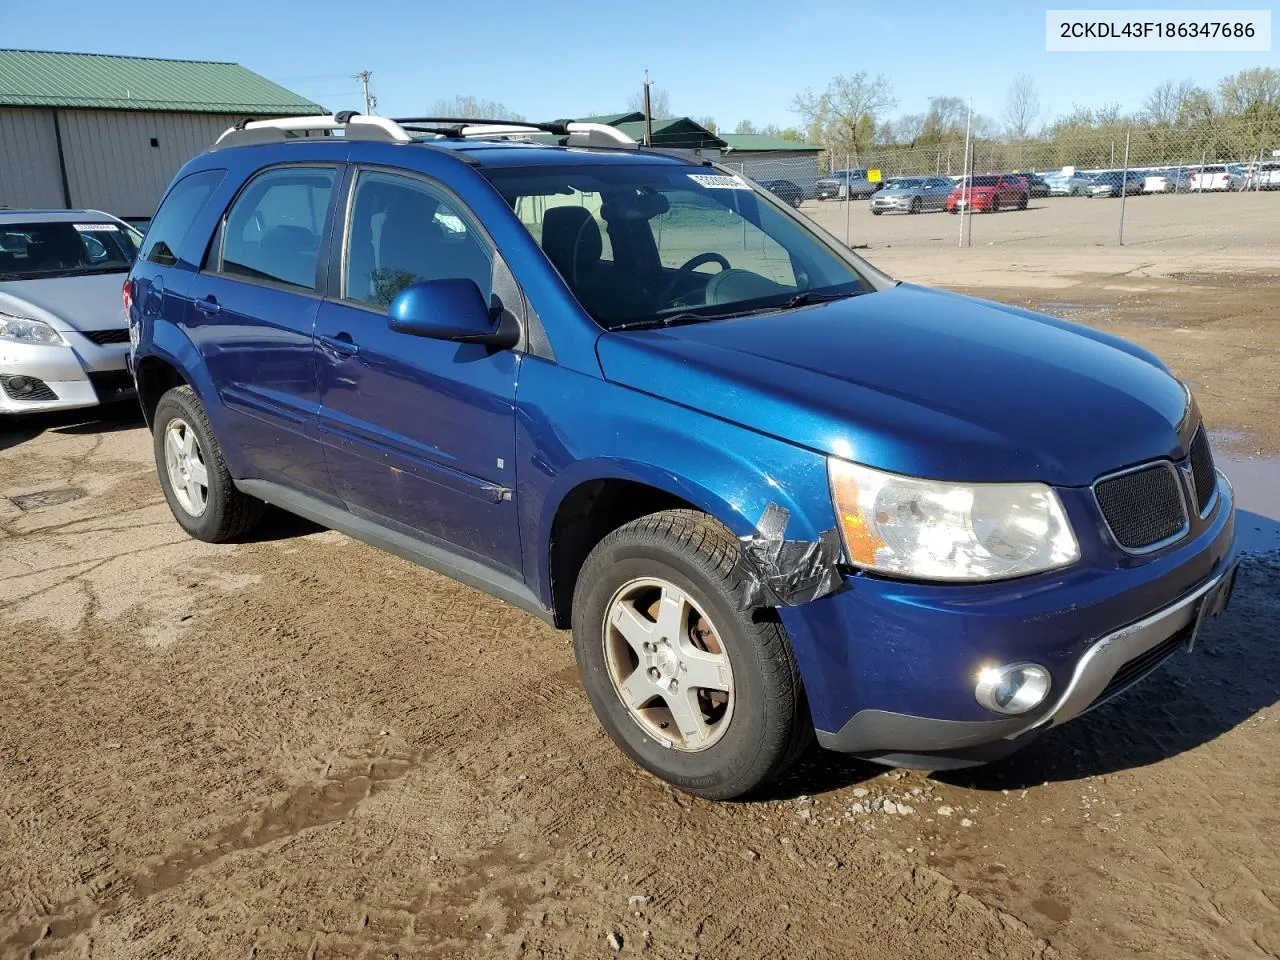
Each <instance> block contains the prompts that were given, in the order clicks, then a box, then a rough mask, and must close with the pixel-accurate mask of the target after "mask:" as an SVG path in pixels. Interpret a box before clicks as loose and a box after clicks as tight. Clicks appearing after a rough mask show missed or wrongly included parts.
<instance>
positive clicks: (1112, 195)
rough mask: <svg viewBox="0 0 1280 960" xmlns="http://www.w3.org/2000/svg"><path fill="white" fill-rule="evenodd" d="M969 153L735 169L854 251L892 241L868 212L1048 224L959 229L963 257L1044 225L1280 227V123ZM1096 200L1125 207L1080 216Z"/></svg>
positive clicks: (958, 147)
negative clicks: (1237, 218)
mask: <svg viewBox="0 0 1280 960" xmlns="http://www.w3.org/2000/svg"><path fill="white" fill-rule="evenodd" d="M965 148H966V144H965V141H964V140H963V139H961V140H957V141H954V142H949V143H941V144H931V145H928V146H911V147H894V148H884V149H875V150H870V151H866V152H861V153H854V152H852V151H851V152H849V153H843V154H842V153H836V154H832V153H821V154H814V155H809V156H805V157H787V158H779V159H772V158H764V159H747V160H735V159H734V158H733V157H732V155H730V156H729V157H728V158H726V163H727V166H729V167H730V168H732V169H735V170H738V171H740V172H742V173H743V174H745V175H746V176H749V177H751V178H752V179H754V180H756V181H757V182H760V183H762V184H764V185H765V186H766V187H768V188H769V189H771V190H772V191H773V192H774V193H775V194H777V195H778V196H779V197H780V198H781V199H783V200H786V201H787V202H792V203H794V204H795V205H796V206H798V207H801V209H803V210H804V211H805V212H806V213H808V214H809V215H810V216H813V217H815V219H818V220H819V221H820V222H821V223H822V224H823V225H824V226H825V227H827V228H828V229H829V230H831V231H832V232H833V233H834V234H835V235H836V236H838V237H843V238H844V239H845V241H846V242H847V243H849V244H850V245H853V246H861V245H864V244H868V243H871V244H874V242H875V238H876V235H877V233H878V232H883V228H881V227H880V225H879V224H878V223H876V222H874V221H869V218H867V217H866V212H867V210H870V211H871V212H872V213H882V214H883V213H898V212H903V213H935V212H956V211H957V210H958V212H960V213H961V215H962V217H963V219H965V220H966V221H969V220H970V219H971V217H970V216H964V214H966V213H974V212H976V213H986V212H988V211H989V210H991V209H992V207H994V208H995V210H996V212H1002V213H1004V212H1007V213H1010V214H1019V215H1028V216H1030V215H1031V214H1033V213H1034V214H1037V215H1038V216H1039V218H1040V219H1039V220H1035V219H1034V218H1031V219H1029V220H1028V222H1027V224H1021V225H1020V224H1017V223H1007V222H1003V221H1002V222H1001V223H1000V226H999V229H998V230H997V229H996V228H995V227H994V226H988V225H987V223H986V219H985V217H980V218H978V219H979V221H980V223H979V224H978V225H977V226H974V225H973V224H972V223H966V224H964V225H963V227H961V228H959V229H957V230H956V232H955V234H954V236H955V242H956V243H958V244H959V245H962V246H963V245H968V244H970V243H973V242H974V239H975V236H976V238H977V239H978V240H979V241H981V242H1014V243H1016V242H1018V235H1019V233H1021V232H1026V231H1024V230H1022V227H1023V226H1027V227H1029V226H1030V224H1031V223H1032V222H1035V223H1036V225H1037V227H1039V226H1043V225H1049V226H1051V227H1052V228H1053V230H1054V231H1056V232H1057V233H1058V234H1061V235H1060V236H1058V237H1057V239H1056V242H1058V243H1061V244H1063V245H1069V244H1070V243H1072V242H1077V243H1080V244H1089V245H1097V244H1099V243H1124V242H1126V237H1125V234H1126V228H1127V230H1128V232H1129V234H1130V241H1131V242H1132V241H1134V239H1135V238H1134V236H1133V233H1134V230H1135V228H1136V229H1138V230H1139V231H1141V229H1142V228H1143V227H1144V226H1146V227H1150V228H1151V229H1152V230H1155V229H1156V227H1157V226H1158V227H1159V231H1162V232H1163V233H1164V234H1169V233H1170V232H1171V231H1177V230H1179V229H1180V230H1183V231H1190V232H1194V231H1196V230H1197V229H1198V228H1199V227H1201V226H1202V225H1203V223H1202V222H1203V220H1204V218H1205V217H1210V218H1212V217H1215V216H1219V217H1222V218H1224V219H1225V220H1226V221H1228V222H1225V223H1224V224H1223V225H1222V226H1223V230H1225V231H1227V233H1228V234H1229V228H1230V224H1229V220H1230V218H1231V217H1232V216H1233V215H1235V214H1236V213H1238V212H1239V211H1240V210H1241V209H1247V210H1255V209H1256V210H1261V209H1264V208H1265V209H1266V210H1274V211H1275V215H1276V217H1277V218H1278V219H1277V222H1280V196H1277V197H1275V198H1274V200H1273V199H1272V198H1271V197H1262V196H1261V195H1262V194H1264V193H1268V192H1272V191H1275V192H1280V116H1271V117H1265V118H1262V119H1259V120H1256V121H1240V120H1236V121H1232V122H1231V123H1230V124H1229V125H1227V124H1224V125H1223V127H1222V128H1221V129H1210V130H1195V131H1178V130H1172V129H1165V128H1150V127H1138V126H1132V127H1125V126H1116V127H1114V128H1109V129H1105V130H1097V129H1081V130H1065V131H1060V132H1058V133H1057V134H1056V135H1055V136H1053V137H1052V138H1050V137H1045V138H1039V139H1027V140H1010V139H1007V138H976V139H973V140H971V141H970V142H969V144H968V156H967V157H966V155H965V154H966V151H965ZM966 173H968V174H970V177H969V178H968V179H966V177H965V174H966ZM993 177H995V178H996V179H995V182H994V183H993V182H992V178H993ZM895 186H896V187H897V188H898V190H897V191H896V192H897V193H899V194H900V193H901V191H902V190H904V189H906V190H908V191H914V192H915V197H916V202H915V203H914V204H913V203H912V202H911V200H910V199H908V201H907V202H906V203H905V204H895V205H887V204H886V203H885V201H886V198H887V197H888V196H889V194H888V193H886V192H884V191H886V188H889V187H895ZM984 188H986V189H984ZM991 188H995V190H996V200H995V202H994V203H991V202H990V201H988V199H987V196H988V193H989V192H990V189H991ZM1020 189H1024V190H1025V195H1024V196H1020V195H1019V190H1020ZM1242 194H1248V195H1250V196H1247V197H1242V196H1239V195H1242ZM1205 195H1219V196H1221V197H1222V198H1223V202H1221V203H1212V204H1211V203H1210V202H1209V201H1208V200H1207V198H1206V199H1199V200H1194V201H1191V202H1188V203H1185V204H1183V205H1181V206H1178V207H1169V206H1165V205H1164V203H1163V202H1159V201H1151V202H1150V203H1151V204H1152V205H1151V206H1147V204H1148V201H1146V200H1144V201H1143V202H1142V203H1137V202H1131V201H1136V199H1137V198H1139V197H1152V196H1162V197H1170V198H1192V197H1204V196H1205ZM1231 195H1236V200H1235V201H1227V200H1226V198H1227V197H1228V196H1231ZM1084 198H1088V199H1094V200H1112V201H1118V202H1114V203H1112V204H1110V205H1107V204H1103V203H1100V204H1097V205H1095V206H1093V207H1089V206H1086V207H1080V206H1078V205H1075V204H1076V202H1077V201H1079V200H1081V199H1084ZM1170 202H1176V201H1170ZM1233 204H1244V205H1246V206H1245V207H1243V208H1242V207H1241V206H1238V205H1233ZM1250 204H1253V205H1255V206H1247V205H1250ZM846 208H847V209H846ZM864 208H865V209H864ZM1148 215H1150V216H1148ZM1148 221H1149V222H1148ZM992 224H994V221H992ZM922 229H923V228H922ZM899 232H900V231H899ZM931 232H932V233H935V234H936V233H937V232H938V231H937V229H936V226H935V227H934V228H933V230H932V231H931ZM1006 234H1007V235H1008V236H1006ZM1026 239H1027V241H1028V242H1030V240H1031V239H1032V238H1031V237H1027V238H1026ZM1157 239H1158V235H1157Z"/></svg>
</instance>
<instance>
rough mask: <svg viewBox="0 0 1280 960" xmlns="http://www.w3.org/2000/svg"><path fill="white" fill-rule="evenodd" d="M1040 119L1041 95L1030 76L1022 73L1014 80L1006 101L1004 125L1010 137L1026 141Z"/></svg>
mask: <svg viewBox="0 0 1280 960" xmlns="http://www.w3.org/2000/svg"><path fill="white" fill-rule="evenodd" d="M1039 119H1040V94H1039V93H1037V92H1036V83H1035V81H1034V80H1032V79H1031V77H1030V75H1028V74H1025V73H1020V74H1018V75H1017V76H1016V77H1014V79H1013V83H1012V84H1011V85H1010V87H1009V93H1008V95H1007V96H1006V97H1005V101H1004V125H1005V129H1006V130H1008V132H1009V136H1011V137H1015V138H1016V139H1018V140H1025V139H1027V137H1029V136H1030V135H1031V131H1032V128H1034V127H1035V125H1036V121H1037V120H1039Z"/></svg>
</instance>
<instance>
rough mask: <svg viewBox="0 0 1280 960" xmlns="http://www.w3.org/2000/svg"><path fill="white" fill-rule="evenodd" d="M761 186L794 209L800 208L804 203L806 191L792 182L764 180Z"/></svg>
mask: <svg viewBox="0 0 1280 960" xmlns="http://www.w3.org/2000/svg"><path fill="white" fill-rule="evenodd" d="M760 186H762V187H764V188H765V189H766V190H768V191H769V192H770V193H772V194H773V195H774V196H775V197H777V198H778V199H779V200H781V201H782V202H783V203H789V204H791V206H793V207H798V206H800V204H802V203H804V191H803V190H801V189H800V187H799V185H797V184H795V183H792V182H791V181H790V180H764V181H762V182H761V184H760Z"/></svg>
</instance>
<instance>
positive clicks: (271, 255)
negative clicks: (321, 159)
mask: <svg viewBox="0 0 1280 960" xmlns="http://www.w3.org/2000/svg"><path fill="white" fill-rule="evenodd" d="M337 177H338V171H337V168H336V167H301V166H291V167H277V168H276V169H273V170H268V171H266V172H265V173H260V174H259V175H258V176H257V177H255V178H254V179H253V180H251V181H249V184H248V186H246V187H245V188H244V189H243V190H242V191H241V192H240V195H239V196H238V197H236V199H235V201H234V202H233V203H232V204H231V208H230V210H228V211H227V215H226V216H225V217H224V218H223V222H222V227H221V229H220V243H219V244H218V249H215V250H214V251H212V252H211V257H210V260H211V262H210V267H211V269H213V271H214V272H215V273H220V274H223V275H224V276H227V277H231V278H234V279H241V280H250V281H257V282H260V283H270V284H279V285H283V286H286V287H290V288H293V289H296V290H305V291H315V290H316V270H317V267H318V266H319V263H320V247H321V243H322V241H323V239H324V235H325V225H326V223H327V222H328V217H329V205H330V203H331V202H332V200H333V193H334V184H335V183H336V181H337Z"/></svg>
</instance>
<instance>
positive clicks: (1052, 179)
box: [1043, 173, 1071, 197]
mask: <svg viewBox="0 0 1280 960" xmlns="http://www.w3.org/2000/svg"><path fill="white" fill-rule="evenodd" d="M1043 179H1044V182H1045V183H1047V184H1048V185H1049V196H1051V197H1066V196H1070V195H1071V184H1070V180H1071V178H1070V177H1068V176H1067V175H1066V174H1064V173H1046V174H1045V175H1044V178H1043Z"/></svg>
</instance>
